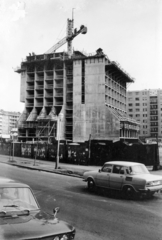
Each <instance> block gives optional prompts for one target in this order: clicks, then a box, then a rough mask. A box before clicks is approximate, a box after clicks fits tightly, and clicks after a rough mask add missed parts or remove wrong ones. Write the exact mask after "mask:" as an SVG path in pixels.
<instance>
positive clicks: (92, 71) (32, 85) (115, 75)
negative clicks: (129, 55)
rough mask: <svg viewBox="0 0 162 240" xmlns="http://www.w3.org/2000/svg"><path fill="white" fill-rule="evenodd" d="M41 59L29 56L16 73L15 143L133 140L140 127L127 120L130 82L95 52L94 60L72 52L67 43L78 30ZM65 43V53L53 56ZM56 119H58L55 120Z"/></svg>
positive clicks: (70, 27) (69, 28)
mask: <svg viewBox="0 0 162 240" xmlns="http://www.w3.org/2000/svg"><path fill="white" fill-rule="evenodd" d="M73 24H74V20H73V19H72V20H69V19H68V21H67V36H66V37H65V38H64V39H62V40H61V41H60V42H58V43H57V44H55V45H54V46H53V47H52V48H51V49H50V50H48V51H47V52H46V53H44V54H41V55H36V54H34V53H32V54H29V56H27V57H26V60H25V61H23V62H22V63H21V67H20V68H18V69H16V72H18V73H20V74H21V93H20V101H21V102H24V103H25V109H24V111H23V113H22V115H21V117H20V119H19V124H18V129H19V140H20V141H31V140H32V141H33V140H34V141H35V140H37V139H42V140H45V141H46V140H49V139H50V138H51V137H54V138H56V139H58V138H59V139H64V140H67V141H68V140H69V141H72V142H85V141H87V140H89V139H92V140H116V139H119V138H121V137H124V138H137V136H138V130H139V124H138V122H137V121H135V120H134V119H132V118H130V117H127V114H126V90H127V84H129V83H133V79H132V78H131V77H130V76H129V75H128V74H127V73H126V72H125V71H124V70H123V69H122V68H121V67H120V66H119V64H117V63H116V62H114V61H110V59H109V58H108V57H107V56H106V55H105V53H104V52H103V50H102V49H101V48H99V49H98V50H97V51H96V52H95V54H89V55H87V54H83V53H82V52H80V51H72V40H73V39H74V37H76V36H77V35H78V34H80V33H82V34H85V33H86V32H87V28H86V27H85V26H84V25H82V26H81V27H80V29H79V30H77V29H74V30H73ZM65 43H67V45H68V48H67V52H57V53H56V50H57V49H58V48H59V47H60V46H62V45H63V44H65ZM60 113H61V114H60Z"/></svg>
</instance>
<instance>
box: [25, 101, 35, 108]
mask: <svg viewBox="0 0 162 240" xmlns="http://www.w3.org/2000/svg"><path fill="white" fill-rule="evenodd" d="M33 106H34V103H29V102H26V107H33Z"/></svg>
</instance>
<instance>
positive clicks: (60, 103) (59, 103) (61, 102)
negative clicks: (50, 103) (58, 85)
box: [55, 101, 63, 106]
mask: <svg viewBox="0 0 162 240" xmlns="http://www.w3.org/2000/svg"><path fill="white" fill-rule="evenodd" d="M62 105H63V101H60V102H55V106H62Z"/></svg>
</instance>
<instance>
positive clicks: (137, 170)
mask: <svg viewBox="0 0 162 240" xmlns="http://www.w3.org/2000/svg"><path fill="white" fill-rule="evenodd" d="M130 172H131V174H148V173H149V171H148V170H147V168H146V167H145V166H144V165H135V166H132V167H130Z"/></svg>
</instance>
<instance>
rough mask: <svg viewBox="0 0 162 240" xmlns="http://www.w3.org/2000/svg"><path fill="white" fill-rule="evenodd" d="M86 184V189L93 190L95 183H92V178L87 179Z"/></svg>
mask: <svg viewBox="0 0 162 240" xmlns="http://www.w3.org/2000/svg"><path fill="white" fill-rule="evenodd" d="M87 186H88V190H89V191H90V192H93V191H94V190H95V183H94V181H93V179H91V178H90V179H88V184H87Z"/></svg>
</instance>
